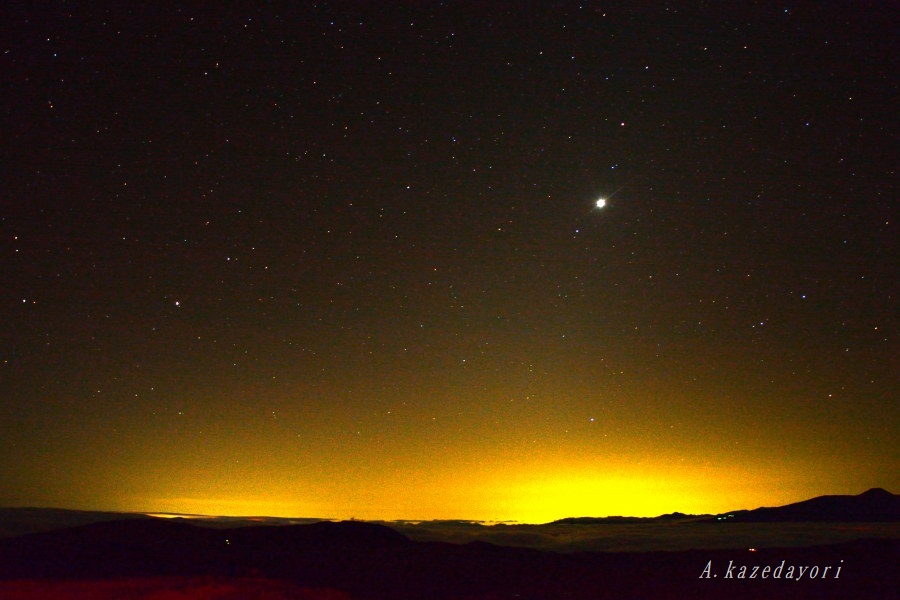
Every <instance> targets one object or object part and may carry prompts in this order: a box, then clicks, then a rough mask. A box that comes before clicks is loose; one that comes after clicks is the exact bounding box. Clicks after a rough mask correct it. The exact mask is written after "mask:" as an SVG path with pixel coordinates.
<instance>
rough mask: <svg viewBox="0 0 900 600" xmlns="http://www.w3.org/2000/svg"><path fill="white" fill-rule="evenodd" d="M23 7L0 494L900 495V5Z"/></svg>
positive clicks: (12, 143)
mask: <svg viewBox="0 0 900 600" xmlns="http://www.w3.org/2000/svg"><path fill="white" fill-rule="evenodd" d="M19 4H20V7H19V8H18V9H15V8H14V9H10V8H8V7H7V8H6V9H4V13H5V14H4V16H3V19H2V23H3V24H2V26H0V27H2V35H0V86H2V88H0V98H2V99H0V106H2V132H0V140H2V141H0V147H2V163H0V168H2V177H3V186H2V187H3V192H2V205H0V236H2V243H0V265H2V268H0V288H2V294H0V298H2V315H3V318H2V320H0V340H2V345H0V392H2V398H0V473H2V474H3V475H2V477H0V505H4V506H58V507H66V508H80V509H104V510H121V511H167V512H190V513H203V514H227V515H249V514H256V515H280V516H306V517H330V518H350V517H356V518H365V519H397V518H407V519H438V518H466V519H489V520H520V521H526V522H545V521H549V520H552V519H556V518H561V517H568V516H584V515H589V516H605V515H616V514H624V515H635V516H649V515H658V514H662V513H666V512H671V511H681V512H691V513H700V512H719V511H725V510H729V509H735V508H754V507H756V506H761V505H775V504H784V503H787V502H793V501H798V500H802V499H805V498H808V497H811V496H816V495H821V494H856V493H860V492H862V491H864V490H866V489H868V488H870V487H875V486H879V487H885V488H887V489H889V490H891V491H898V489H900V474H898V473H900V469H898V465H900V418H898V417H900V409H898V406H900V405H898V402H897V397H898V389H900V386H898V372H900V360H898V357H900V352H898V350H900V349H898V343H897V339H898V338H897V336H898V334H897V327H898V310H897V299H898V295H900V289H898V271H900V269H898V256H900V253H898V244H897V240H898V233H897V221H896V215H895V199H896V194H897V157H898V155H900V152H898V144H897V140H898V136H897V134H898V131H897V106H898V105H900V94H898V88H897V81H898V77H897V75H898V72H900V70H898V56H900V54H898V51H900V47H898V43H897V41H896V40H897V37H896V34H897V31H898V30H900V28H898V21H897V19H896V13H895V12H892V11H891V10H889V8H887V7H889V6H890V3H872V4H871V5H868V4H864V3H858V2H848V3H846V4H838V3H827V2H823V3H818V2H817V3H802V4H801V3H796V2H778V3H776V2H754V3H751V2H740V3H721V4H719V3H709V4H703V3H701V5H700V6H699V7H698V6H697V5H695V3H676V2H672V3H667V2H635V3H599V2H598V3H594V2H584V3H570V2H542V3H510V4H505V3H500V2H490V3H489V2H427V3H426V2H420V3H418V2H417V3H412V2H410V3H399V6H396V7H393V8H387V5H385V4H383V3H375V2H372V3H352V2H347V3H339V2H317V3H312V2H293V3H286V5H285V6H286V7H275V6H272V5H270V4H268V3H265V4H263V3H243V5H240V3H237V4H236V5H235V6H232V7H227V8H226V7H225V5H221V4H218V3H212V4H209V3H206V4H209V6H210V7H215V8H209V7H208V8H197V7H187V6H182V8H171V7H158V6H155V5H156V3H153V5H154V6H152V7H135V6H134V5H135V4H137V3H129V2H120V3H110V6H108V7H104V6H103V4H104V3H102V2H96V3H95V2H90V3H75V2H51V3H44V4H43V5H42V6H43V8H25V6H26V5H27V4H28V3H19ZM628 5H632V6H631V7H629V6H628ZM635 5H638V6H641V8H635V7H634V6H635ZM679 5H683V6H679ZM648 7H650V8H648ZM879 7H880V8H879ZM600 198H605V199H606V205H605V206H604V207H602V208H598V206H597V204H596V203H597V200H598V199H600Z"/></svg>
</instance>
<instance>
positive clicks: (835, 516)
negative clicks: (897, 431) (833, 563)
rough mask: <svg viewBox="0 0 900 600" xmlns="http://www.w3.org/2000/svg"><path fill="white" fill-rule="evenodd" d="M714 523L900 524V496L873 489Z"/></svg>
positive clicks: (741, 512)
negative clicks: (854, 494) (829, 522)
mask: <svg viewBox="0 0 900 600" xmlns="http://www.w3.org/2000/svg"><path fill="white" fill-rule="evenodd" d="M711 520H713V521H733V522H736V523H773V522H789V523H799V522H826V521H831V522H897V521H900V496H897V495H896V494H892V493H890V492H889V491H887V490H884V489H881V488H872V489H870V490H868V491H865V492H863V493H862V494H858V495H856V496H818V497H816V498H811V499H809V500H804V501H802V502H796V503H794V504H788V505H785V506H778V507H763V508H757V509H754V510H738V511H734V512H731V513H723V514H721V515H718V516H716V517H714V518H713V519H711Z"/></svg>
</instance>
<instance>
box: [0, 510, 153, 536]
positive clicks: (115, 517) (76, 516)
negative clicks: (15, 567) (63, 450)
mask: <svg viewBox="0 0 900 600" xmlns="http://www.w3.org/2000/svg"><path fill="white" fill-rule="evenodd" d="M152 518H153V517H148V516H147V515H142V514H139V513H117V512H102V511H92V510H71V509H66V508H0V537H8V536H14V535H23V534H26V533H35V532H38V531H51V530H53V529H62V528H64V527H75V526H77V525H87V524H88V523H98V522H101V521H119V520H122V519H152Z"/></svg>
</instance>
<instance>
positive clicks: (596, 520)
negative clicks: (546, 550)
mask: <svg viewBox="0 0 900 600" xmlns="http://www.w3.org/2000/svg"><path fill="white" fill-rule="evenodd" d="M709 516H710V515H686V514H684V513H680V512H674V513H668V514H665V515H660V516H658V517H567V518H565V519H557V520H556V521H551V522H550V523H548V524H549V525H604V524H618V523H652V522H654V521H680V520H684V519H694V520H696V519H701V518H705V517H709Z"/></svg>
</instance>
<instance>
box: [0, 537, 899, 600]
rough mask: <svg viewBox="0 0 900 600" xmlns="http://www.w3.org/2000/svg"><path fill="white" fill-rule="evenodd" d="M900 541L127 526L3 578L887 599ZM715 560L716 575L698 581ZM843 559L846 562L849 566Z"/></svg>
mask: <svg viewBox="0 0 900 600" xmlns="http://www.w3.org/2000/svg"><path fill="white" fill-rule="evenodd" d="M898 558H900V556H898V541H897V540H860V541H854V542H849V543H843V544H835V545H828V546H818V547H806V548H761V549H759V550H757V551H749V550H748V549H746V548H743V549H734V550H711V551H707V550H691V551H683V552H645V553H636V552H623V553H603V552H580V553H572V554H561V553H554V552H547V551H539V550H531V549H525V548H511V547H503V546H495V545H492V544H489V543H485V542H472V543H469V544H462V545H457V544H450V543H442V542H412V541H410V540H408V539H407V538H406V537H404V536H402V535H401V534H399V533H397V532H396V531H393V530H392V529H390V528H388V527H385V526H381V525H375V524H371V523H364V522H342V523H329V522H322V523H316V524H311V525H292V526H259V527H243V528H237V529H214V528H206V527H200V526H196V525H192V524H189V523H186V522H178V521H173V520H123V521H111V522H105V523H94V524H89V525H83V526H79V527H75V528H71V529H65V530H58V531H54V532H44V533H35V534H29V535H25V536H20V537H17V538H7V539H3V540H0V595H2V590H3V587H2V585H3V584H2V581H3V580H5V581H12V580H23V579H25V580H39V581H47V582H56V584H57V585H59V582H65V581H67V580H71V581H81V582H83V581H98V582H102V581H126V580H129V579H137V580H140V579H141V578H160V577H163V578H165V577H182V578H186V577H202V578H210V580H212V581H242V580H246V579H248V578H253V579H255V580H263V581H272V582H276V581H283V582H285V585H290V586H295V587H303V588H310V589H330V590H337V591H339V592H341V593H344V594H347V595H348V596H349V597H351V598H354V599H357V598H358V599H371V600H381V599H388V598H391V599H397V600H404V599H413V598H433V599H438V600H440V599H450V598H469V599H471V600H475V599H483V600H487V599H489V598H490V599H500V598H523V599H533V600H535V599H545V598H546V599H549V598H554V599H556V598H562V599H566V598H567V599H588V598H590V599H602V598H759V597H767V598H846V597H853V598H886V597H891V595H892V594H894V593H895V592H896V590H897V589H898V587H897V586H898V584H900V581H898V571H897V569H896V568H895V567H896V564H897V559H898ZM709 561H712V564H713V565H714V569H715V570H716V571H717V572H719V573H720V574H719V577H718V578H714V579H702V578H700V575H701V573H702V571H703V569H704V567H705V565H707V563H708V562H709ZM729 561H735V562H736V563H739V564H748V565H754V564H757V565H760V564H762V565H766V564H768V565H772V566H773V567H774V566H777V565H778V564H779V563H780V562H781V561H786V563H787V564H789V565H790V564H794V565H811V564H812V565H823V566H824V565H830V566H831V567H832V571H834V570H835V569H836V567H837V566H838V565H842V570H843V573H842V575H841V577H840V578H838V579H828V580H815V581H804V582H798V581H787V580H765V581H762V580H753V581H749V580H748V581H735V580H726V579H724V577H723V575H724V572H725V568H726V566H727V565H728V562H729ZM842 561H843V562H842Z"/></svg>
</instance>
